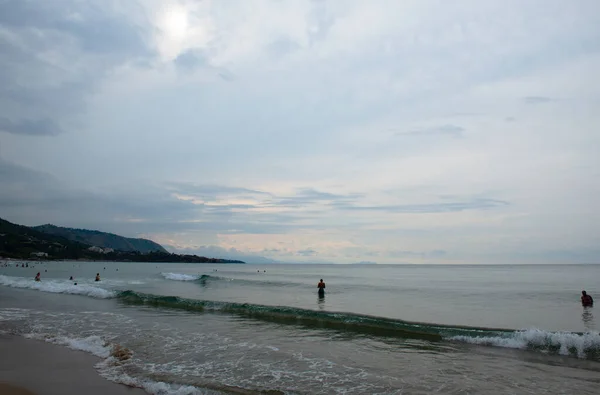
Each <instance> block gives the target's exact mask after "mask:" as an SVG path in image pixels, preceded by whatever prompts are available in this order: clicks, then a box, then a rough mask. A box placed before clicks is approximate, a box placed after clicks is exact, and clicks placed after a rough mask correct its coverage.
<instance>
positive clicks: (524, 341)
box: [449, 328, 600, 358]
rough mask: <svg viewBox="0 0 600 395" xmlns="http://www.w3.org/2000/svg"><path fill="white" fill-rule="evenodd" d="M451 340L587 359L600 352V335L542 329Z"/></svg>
mask: <svg viewBox="0 0 600 395" xmlns="http://www.w3.org/2000/svg"><path fill="white" fill-rule="evenodd" d="M449 340H454V341H460V342H465V343H471V344H479V345H486V346H495V347H506V348H518V349H538V350H543V351H552V352H556V353H558V354H561V355H576V356H577V357H578V358H586V355H587V353H588V352H590V351H594V352H598V351H600V333H599V332H586V333H583V334H578V333H573V332H549V331H544V330H541V329H535V328H534V329H526V330H522V331H516V332H513V333H511V334H508V335H507V336H488V337H471V336H453V337H451V338H449Z"/></svg>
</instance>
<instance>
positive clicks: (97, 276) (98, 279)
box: [96, 273, 100, 281]
mask: <svg viewBox="0 0 600 395" xmlns="http://www.w3.org/2000/svg"><path fill="white" fill-rule="evenodd" d="M96 281H100V273H96Z"/></svg>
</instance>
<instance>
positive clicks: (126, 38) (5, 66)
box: [0, 0, 154, 136]
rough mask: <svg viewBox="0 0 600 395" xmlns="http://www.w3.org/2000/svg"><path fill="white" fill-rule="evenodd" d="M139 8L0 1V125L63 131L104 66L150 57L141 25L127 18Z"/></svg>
mask: <svg viewBox="0 0 600 395" xmlns="http://www.w3.org/2000/svg"><path fill="white" fill-rule="evenodd" d="M67 10H68V11H67ZM139 10H140V9H139V8H137V7H136V6H135V5H133V4H129V5H127V6H126V7H125V8H124V9H117V8H114V7H110V6H107V5H105V3H103V2H97V1H91V2H85V3H82V2H78V1H75V0H60V2H59V3H40V2H37V1H30V0H24V1H15V0H8V1H3V2H2V3H1V4H0V26H1V27H2V28H3V30H2V34H0V53H3V56H1V57H0V59H1V60H0V70H1V71H0V82H1V83H2V84H1V88H0V119H2V129H3V130H4V131H6V132H9V133H15V134H17V133H18V134H26V135H30V136H43V135H58V134H60V133H63V132H64V131H65V130H69V129H71V128H69V126H72V125H71V123H72V121H73V119H75V118H76V117H75V114H76V113H79V112H80V111H82V110H83V109H84V108H85V106H86V102H87V101H88V99H89V98H90V96H91V95H92V94H93V92H94V90H95V89H96V88H97V86H98V84H99V83H100V82H101V81H102V80H103V79H104V78H106V77H107V75H109V73H110V72H112V71H113V70H114V69H115V68H117V67H120V66H122V65H124V64H127V63H129V62H132V61H135V60H136V59H141V58H146V59H150V58H152V57H153V56H154V51H153V49H152V48H151V47H150V46H148V44H147V41H146V38H147V34H148V29H147V28H146V29H144V28H140V27H139V25H138V24H137V22H136V21H134V20H132V19H130V18H129V17H128V15H129V14H128V13H129V12H136V11H138V12H139ZM138 15H141V14H138ZM99 32H101V33H102V34H99ZM59 125H60V126H59Z"/></svg>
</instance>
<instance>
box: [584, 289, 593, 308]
mask: <svg viewBox="0 0 600 395" xmlns="http://www.w3.org/2000/svg"><path fill="white" fill-rule="evenodd" d="M581 305H582V306H583V307H591V306H593V305H594V299H593V298H592V297H591V296H590V295H588V294H587V292H585V291H581Z"/></svg>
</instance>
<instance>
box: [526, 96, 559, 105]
mask: <svg viewBox="0 0 600 395" xmlns="http://www.w3.org/2000/svg"><path fill="white" fill-rule="evenodd" d="M523 100H524V101H525V103H527V104H543V103H549V102H551V101H553V100H554V99H552V98H550V97H545V96H527V97H525V98H523Z"/></svg>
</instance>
